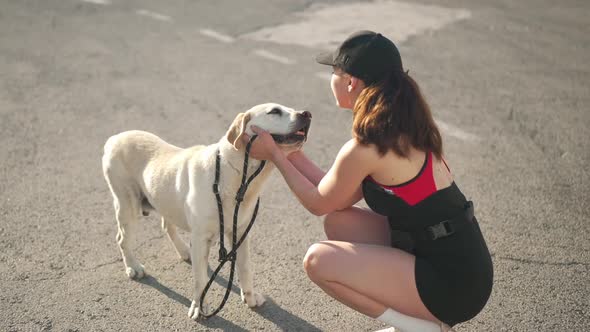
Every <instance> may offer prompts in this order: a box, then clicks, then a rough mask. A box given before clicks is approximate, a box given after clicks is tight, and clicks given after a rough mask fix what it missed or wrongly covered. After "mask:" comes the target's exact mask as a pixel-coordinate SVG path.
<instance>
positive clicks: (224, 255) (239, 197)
mask: <svg viewBox="0 0 590 332" xmlns="http://www.w3.org/2000/svg"><path fill="white" fill-rule="evenodd" d="M256 137H258V136H257V135H254V136H252V138H250V141H249V142H248V144H247V145H246V154H245V158H244V170H243V172H242V183H241V185H240V189H238V192H237V193H236V206H235V208H234V221H233V227H234V228H233V234H232V249H231V251H230V252H229V253H228V252H227V250H226V249H225V246H224V243H223V242H224V239H223V238H224V226H223V206H222V202H221V196H220V195H219V173H220V171H219V163H220V159H221V155H220V152H219V150H217V156H216V159H215V182H213V192H214V193H215V198H216V199H217V209H218V211H219V265H218V266H217V269H215V271H214V272H213V275H211V278H210V279H209V282H207V285H206V286H205V289H203V292H202V293H201V298H200V300H199V311H201V308H203V301H204V300H205V295H206V294H207V291H208V290H209V288H210V287H211V284H212V283H213V280H215V277H217V274H218V273H219V271H220V270H221V268H222V267H223V266H224V265H225V263H227V262H228V261H231V269H230V272H229V280H228V283H227V289H226V290H225V295H224V296H223V301H222V302H221V304H220V305H219V307H218V308H217V309H216V310H215V311H214V312H213V313H211V314H208V315H207V314H205V313H203V312H202V311H201V312H200V313H201V315H202V316H203V317H204V318H210V317H213V316H215V315H216V314H217V313H218V312H219V311H220V310H221V309H222V308H223V306H224V305H225V302H226V301H227V298H228V297H229V293H230V291H231V287H232V282H233V278H234V270H235V266H236V256H237V254H236V253H237V250H238V248H239V247H240V245H241V244H242V242H243V241H244V239H245V238H246V236H247V235H248V232H250V229H251V228H252V225H254V220H256V214H258V205H259V204H260V197H258V199H257V201H256V206H255V207H254V213H252V219H251V220H250V223H249V224H248V227H246V230H245V231H244V234H242V236H241V237H240V240H239V241H238V240H237V233H238V212H239V210H240V204H241V203H242V201H243V200H244V196H245V195H246V190H248V186H249V185H250V182H252V180H254V178H255V177H256V176H258V174H260V172H261V171H262V169H263V168H264V165H266V161H265V160H263V161H262V162H261V163H260V166H259V167H258V169H256V171H255V172H254V173H253V174H252V175H251V176H250V178H248V181H246V175H247V174H246V173H247V172H248V159H249V157H250V148H251V147H252V143H253V142H254V139H256Z"/></svg>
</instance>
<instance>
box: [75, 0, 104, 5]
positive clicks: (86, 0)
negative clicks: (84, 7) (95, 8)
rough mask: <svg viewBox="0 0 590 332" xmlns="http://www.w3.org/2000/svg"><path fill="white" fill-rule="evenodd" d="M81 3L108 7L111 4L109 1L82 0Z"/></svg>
mask: <svg viewBox="0 0 590 332" xmlns="http://www.w3.org/2000/svg"><path fill="white" fill-rule="evenodd" d="M82 2H88V3H94V4H97V5H110V4H111V2H110V1H109V0H82Z"/></svg>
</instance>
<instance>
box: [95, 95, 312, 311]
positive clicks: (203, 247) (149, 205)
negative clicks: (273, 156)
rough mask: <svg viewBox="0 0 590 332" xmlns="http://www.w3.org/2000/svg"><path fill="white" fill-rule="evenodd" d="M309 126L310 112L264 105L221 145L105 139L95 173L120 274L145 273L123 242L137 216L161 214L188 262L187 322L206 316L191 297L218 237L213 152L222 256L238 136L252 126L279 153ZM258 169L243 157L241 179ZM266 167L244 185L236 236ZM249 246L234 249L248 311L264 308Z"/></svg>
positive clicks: (239, 152) (127, 135) (240, 149)
mask: <svg viewBox="0 0 590 332" xmlns="http://www.w3.org/2000/svg"><path fill="white" fill-rule="evenodd" d="M310 123H311V114H310V113H309V112H307V111H295V110H293V109H291V108H288V107H285V106H283V105H279V104H274V103H268V104H261V105H257V106H254V107H252V108H251V109H250V110H248V111H246V112H244V113H240V114H238V115H237V117H236V118H235V120H234V121H233V123H232V124H231V126H230V128H229V130H228V131H227V133H226V134H225V135H224V136H223V137H222V138H221V140H219V142H217V143H214V144H211V145H196V146H193V147H190V148H187V149H182V148H179V147H176V146H174V145H171V144H168V143H166V142H165V141H163V140H162V139H160V138H159V137H157V136H156V135H153V134H150V133H147V132H143V131H135V130H134V131H126V132H123V133H120V134H118V135H114V136H112V137H110V138H109V139H108V140H107V142H106V144H105V146H104V155H103V157H102V167H103V172H104V176H105V179H106V181H107V183H108V185H109V188H110V190H111V193H112V194H113V199H114V206H115V213H116V219H117V222H118V226H119V230H118V233H117V243H118V244H119V248H120V250H121V255H122V256H123V263H124V264H125V272H126V273H127V276H129V278H132V279H139V278H142V277H143V276H144V275H145V270H144V266H143V265H142V264H141V263H140V262H139V261H138V260H137V259H136V258H135V256H134V255H133V253H132V252H131V248H132V244H131V242H132V241H133V238H134V235H135V229H134V228H135V227H136V226H137V225H138V220H139V217H140V214H142V213H143V214H144V215H147V214H148V213H149V211H151V210H155V211H156V212H158V213H159V214H160V215H161V216H162V229H163V230H164V231H165V232H166V234H168V237H169V238H170V241H171V242H172V244H173V245H174V248H175V249H176V252H177V253H178V255H179V256H180V258H181V259H183V260H185V261H191V262H192V272H193V277H194V294H193V298H192V300H193V301H192V305H191V308H190V310H189V317H191V318H192V319H195V320H196V319H198V318H199V316H200V314H201V313H205V314H207V313H209V308H208V307H209V306H208V305H206V304H204V305H203V306H204V308H199V298H200V295H201V293H202V291H203V289H204V287H205V285H206V283H207V281H208V279H209V278H208V276H207V262H208V256H209V248H210V246H211V245H212V243H214V242H215V240H217V239H218V238H219V214H218V208H217V201H216V198H215V195H214V193H213V191H212V185H213V182H214V179H215V163H216V155H217V153H218V151H219V154H220V155H221V162H220V181H219V191H220V196H221V200H222V206H223V211H224V219H225V220H224V225H225V227H224V231H225V235H226V240H225V243H226V247H227V248H228V251H229V250H230V249H231V241H229V240H228V239H231V238H232V228H233V226H232V225H233V211H234V206H235V203H236V201H235V195H236V192H237V190H238V188H239V187H240V184H241V179H242V169H243V163H244V158H245V144H244V143H243V140H242V135H243V134H244V133H247V134H248V135H250V136H253V135H254V133H253V131H252V130H251V129H250V126H252V125H256V126H258V127H260V128H262V129H265V130H266V131H268V132H270V133H271V134H273V137H275V140H276V141H277V142H279V146H280V147H281V148H282V149H284V150H286V151H293V150H297V149H299V148H301V146H302V145H303V143H304V142H305V141H306V140H307V133H308V130H309V126H310ZM259 165H260V161H258V160H254V159H251V158H250V161H249V166H248V167H249V169H248V176H250V174H252V173H253V172H254V171H255V170H256V168H258V166H259ZM273 169H274V165H272V163H266V166H265V167H264V169H263V170H262V172H261V173H260V174H259V175H258V176H257V177H256V178H255V179H254V180H253V181H252V182H251V184H250V186H249V187H248V190H247V192H246V195H245V197H244V200H243V201H242V203H241V205H240V212H239V218H238V234H237V236H238V238H239V237H240V236H241V235H242V234H243V232H244V230H245V228H246V226H247V225H248V223H249V222H250V218H251V216H252V213H253V210H254V207H255V205H256V200H257V198H258V197H259V196H260V194H261V192H262V190H263V187H264V184H265V182H267V179H268V177H269V175H270V174H271V172H272V170H273ZM176 228H180V229H183V230H185V231H188V232H190V240H191V246H190V249H189V247H188V246H187V245H186V244H185V243H184V241H183V240H182V239H180V238H179V237H178V235H177V232H176ZM249 246H250V243H249V237H246V239H245V240H244V242H243V243H242V245H241V246H240V248H239V249H238V252H237V260H236V265H237V273H238V276H239V283H240V287H241V297H242V300H243V301H244V302H245V303H246V304H247V305H248V306H249V307H255V306H259V305H261V304H263V303H264V297H263V296H262V295H260V294H259V293H257V292H255V291H254V289H253V275H252V270H251V268H250V258H249Z"/></svg>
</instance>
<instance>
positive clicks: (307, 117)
mask: <svg viewBox="0 0 590 332" xmlns="http://www.w3.org/2000/svg"><path fill="white" fill-rule="evenodd" d="M301 116H302V117H304V118H306V119H311V113H310V112H308V111H303V113H301Z"/></svg>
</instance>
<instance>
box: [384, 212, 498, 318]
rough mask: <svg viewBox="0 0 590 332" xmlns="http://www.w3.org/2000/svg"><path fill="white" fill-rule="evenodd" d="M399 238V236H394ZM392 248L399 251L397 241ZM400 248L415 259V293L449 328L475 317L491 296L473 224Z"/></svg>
mask: <svg viewBox="0 0 590 332" xmlns="http://www.w3.org/2000/svg"><path fill="white" fill-rule="evenodd" d="M398 235H399V234H398ZM392 246H394V247H398V248H399V247H401V246H400V242H399V237H398V241H397V242H396V243H394V240H393V237H392ZM413 246H414V247H413V248H409V247H405V248H402V249H404V250H406V251H408V252H411V253H413V254H414V255H415V256H416V265H415V278H416V286H417V288H418V293H419V294H420V298H421V299H422V302H423V303H424V305H425V306H426V308H428V310H429V311H430V312H431V313H432V314H433V315H434V316H435V317H436V318H438V319H439V320H440V321H442V322H444V323H446V324H447V325H449V326H453V325H456V324H458V323H461V322H465V321H468V320H469V319H471V318H473V317H475V315H477V314H478V313H479V312H480V311H481V310H482V309H483V308H484V306H485V304H486V303H487V301H488V299H489V297H490V294H491V292H492V284H493V265H492V259H491V256H490V253H489V251H488V248H487V246H486V243H485V241H484V238H483V235H482V234H481V230H480V228H479V224H478V223H477V220H476V219H475V218H473V221H472V222H471V223H469V224H467V225H466V226H464V227H462V228H461V229H460V230H457V231H456V232H455V233H454V234H452V235H450V236H448V237H445V238H439V239H436V240H428V241H423V240H415V241H414V244H413Z"/></svg>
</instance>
